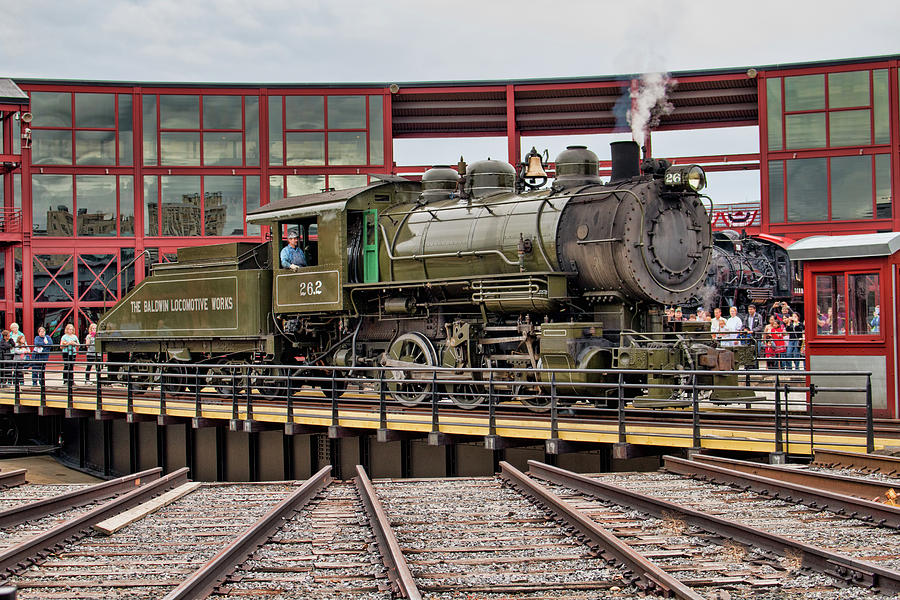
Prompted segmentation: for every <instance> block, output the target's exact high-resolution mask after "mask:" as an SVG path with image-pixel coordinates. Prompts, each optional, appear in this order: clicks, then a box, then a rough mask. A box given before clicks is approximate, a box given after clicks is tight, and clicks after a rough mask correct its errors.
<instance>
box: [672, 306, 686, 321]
mask: <svg viewBox="0 0 900 600" xmlns="http://www.w3.org/2000/svg"><path fill="white" fill-rule="evenodd" d="M672 320H673V321H684V313H682V312H681V307H680V306H679V307H677V308H676V309H675V316H674V317H672Z"/></svg>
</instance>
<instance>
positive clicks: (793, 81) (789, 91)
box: [784, 75, 825, 112]
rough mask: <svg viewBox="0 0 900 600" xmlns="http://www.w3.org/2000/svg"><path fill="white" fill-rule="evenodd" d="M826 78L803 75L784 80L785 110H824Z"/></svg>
mask: <svg viewBox="0 0 900 600" xmlns="http://www.w3.org/2000/svg"><path fill="white" fill-rule="evenodd" d="M824 109H825V76H824V75H801V76H799V77H785V78H784V110H785V111H787V112H792V111H795V110H824Z"/></svg>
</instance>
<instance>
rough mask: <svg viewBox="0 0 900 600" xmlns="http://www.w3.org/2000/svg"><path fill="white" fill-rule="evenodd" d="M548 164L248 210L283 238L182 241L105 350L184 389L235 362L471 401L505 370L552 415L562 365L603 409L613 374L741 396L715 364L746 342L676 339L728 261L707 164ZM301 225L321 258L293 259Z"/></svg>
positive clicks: (627, 152) (568, 382)
mask: <svg viewBox="0 0 900 600" xmlns="http://www.w3.org/2000/svg"><path fill="white" fill-rule="evenodd" d="M536 157H538V155H537V153H536V152H534V151H532V153H530V154H529V156H528V157H526V160H527V161H528V162H527V163H522V164H521V165H520V167H519V169H518V170H517V169H516V168H514V167H513V166H511V165H510V164H508V163H505V162H502V161H496V160H485V161H478V162H474V163H472V164H469V165H465V164H464V163H462V161H461V163H460V165H459V166H458V168H457V169H454V168H451V167H449V166H439V167H435V168H432V169H430V170H428V171H427V172H426V173H425V174H424V175H423V177H422V180H421V181H420V182H419V181H409V180H406V179H403V178H399V177H394V176H383V177H381V178H379V179H378V181H375V182H373V183H372V184H370V185H368V186H366V187H362V188H354V189H347V190H339V191H330V190H329V191H324V192H323V193H320V194H311V195H306V196H299V197H291V198H285V199H282V200H277V201H274V202H271V203H270V204H268V205H266V206H263V207H261V208H259V209H256V210H253V211H251V212H250V213H248V217H247V220H248V222H250V223H255V224H259V225H264V226H268V227H269V230H270V231H271V233H272V235H271V239H270V240H269V241H268V242H266V243H264V244H261V245H259V246H253V245H251V244H224V245H219V246H210V247H205V248H184V249H181V250H179V252H178V260H177V262H175V263H171V264H166V265H155V266H154V268H153V273H152V275H151V277H149V278H148V279H146V280H145V281H143V282H142V283H141V284H140V285H139V286H137V287H136V288H135V289H134V290H133V291H132V292H131V293H130V294H129V295H128V296H126V297H125V298H123V299H122V300H121V301H120V302H119V303H118V304H117V305H116V307H114V308H113V309H112V310H111V311H109V312H108V313H107V314H106V315H104V317H103V318H102V319H101V321H100V327H99V333H98V344H99V345H100V349H101V350H102V351H103V352H106V353H108V355H109V357H110V360H111V361H117V360H122V361H125V360H129V361H132V362H134V361H147V362H153V361H159V362H165V363H167V365H169V366H168V367H167V371H166V373H165V374H164V379H163V381H162V384H164V385H170V386H172V387H173V389H175V390H176V391H177V390H178V389H179V388H181V387H183V381H184V380H183V379H180V377H183V376H184V374H186V373H187V370H188V369H190V368H197V365H201V366H202V368H203V369H205V373H206V377H207V380H208V383H209V384H210V385H213V386H220V385H221V384H222V381H223V378H224V373H223V366H222V365H240V364H245V365H248V368H250V369H251V370H252V372H254V373H256V374H257V375H256V376H255V378H254V379H253V383H252V384H249V385H252V386H253V387H255V388H256V389H257V390H258V391H259V392H260V393H262V394H264V395H267V396H273V397H278V396H280V395H282V394H284V382H285V379H286V378H285V377H272V376H271V373H273V372H274V373H284V374H286V375H287V376H288V377H290V378H291V380H292V383H293V381H294V379H296V380H297V381H296V384H295V385H294V389H298V388H299V386H300V385H301V384H302V382H303V378H304V376H305V373H307V371H305V370H304V367H307V368H308V367H309V366H310V365H328V366H332V367H334V368H339V369H345V370H346V369H349V368H351V367H352V368H353V372H354V373H359V372H360V371H361V370H362V371H365V369H366V368H369V369H372V378H373V379H374V378H376V377H380V378H382V379H383V380H384V381H385V384H386V386H387V392H388V393H389V394H390V395H391V396H392V398H393V399H395V400H396V401H398V402H401V403H403V404H407V405H413V404H416V403H419V402H422V401H424V400H426V399H427V398H431V397H433V393H435V392H436V391H438V390H435V389H434V388H433V386H435V385H437V386H439V388H440V389H439V391H440V393H441V394H442V395H446V396H447V397H449V398H450V399H451V400H452V401H453V402H455V403H456V404H458V405H459V406H462V407H466V408H469V407H473V406H476V405H478V404H480V403H482V402H483V401H484V400H485V397H486V393H485V391H484V389H485V386H484V384H483V382H482V381H480V378H481V377H482V374H481V372H479V371H477V370H476V371H471V370H469V369H470V368H479V367H499V368H500V369H501V370H500V371H497V373H499V374H500V375H499V377H500V380H499V381H497V382H496V383H497V384H498V385H500V386H501V387H502V386H504V385H505V386H506V387H507V389H508V390H510V394H511V395H512V396H513V397H515V398H517V399H519V400H520V401H522V402H523V403H525V404H527V405H528V406H529V407H531V408H533V409H535V410H541V409H544V408H546V406H547V404H548V398H547V394H546V388H547V386H546V384H547V383H548V381H549V377H551V376H550V375H548V374H547V373H548V371H547V370H548V369H566V371H561V372H558V373H555V374H554V375H553V377H555V379H556V383H558V384H559V385H561V386H563V388H564V389H567V390H569V391H570V392H572V393H581V394H586V395H591V396H594V397H595V399H596V400H597V401H600V402H602V401H603V400H604V397H605V396H607V395H611V394H613V393H614V392H615V390H614V389H609V388H607V389H605V390H604V389H602V388H597V387H594V386H591V385H589V384H592V383H609V382H610V381H615V380H616V379H617V378H618V375H611V374H609V373H608V371H609V370H610V369H617V368H622V369H634V370H648V369H659V370H669V369H682V368H691V369H708V370H710V379H709V381H710V382H712V381H717V382H719V383H725V384H729V385H731V384H732V381H733V376H726V375H724V374H723V375H716V371H727V370H730V369H732V368H735V367H736V365H738V364H741V362H742V361H743V360H744V359H745V357H743V355H742V352H743V350H744V349H742V348H720V347H718V346H717V344H716V343H715V341H714V340H712V338H711V337H710V334H709V333H708V331H706V332H704V331H687V330H685V331H682V332H679V333H677V334H675V335H673V336H668V337H667V336H666V335H665V334H663V323H662V315H663V312H662V310H661V307H662V305H665V304H677V303H683V302H686V301H688V300H689V299H690V298H691V297H692V294H693V293H694V292H695V290H696V288H697V286H698V285H699V284H700V283H701V282H702V281H703V280H704V279H705V277H706V273H707V266H708V264H709V260H710V254H711V252H712V241H711V230H710V220H709V215H708V213H707V210H706V208H705V206H704V203H703V201H702V196H701V194H700V192H701V190H702V189H703V187H704V185H705V175H704V173H703V171H702V169H701V168H700V167H698V166H695V165H689V166H671V165H670V164H669V163H668V162H666V161H662V160H649V159H645V160H644V161H641V160H640V155H639V149H638V147H637V144H635V143H633V142H617V143H614V144H613V145H612V163H613V168H612V176H611V178H610V180H609V181H608V182H605V183H604V182H603V181H602V180H601V179H600V177H599V176H598V172H599V159H598V158H597V156H596V154H594V153H593V152H591V151H589V150H587V149H586V148H585V147H582V146H570V147H569V148H568V149H567V150H565V151H563V152H562V153H561V154H560V155H559V156H558V157H557V160H556V165H555V166H556V174H555V175H556V176H555V179H554V180H553V182H552V185H550V186H549V187H543V184H544V183H545V182H546V181H547V178H546V175H545V174H544V173H543V171H542V170H541V168H539V167H541V166H542V165H541V161H540V159H539V158H537V161H535V158H536ZM529 165H530V166H529ZM532 167H535V168H536V170H532ZM461 173H462V175H461ZM290 231H294V232H296V233H297V234H298V236H299V238H300V245H301V246H302V248H303V249H304V251H305V253H306V258H307V266H305V267H301V268H294V269H289V268H282V265H281V264H279V258H278V257H279V252H280V250H281V248H282V247H283V245H284V243H285V240H286V238H287V234H288V232H290ZM685 327H688V325H685ZM267 366H270V367H271V366H278V369H282V370H274V371H273V370H271V369H268V370H267V369H266V368H265V367H267ZM433 366H438V367H446V368H447V370H446V371H444V372H442V377H441V379H440V380H437V379H432V378H430V377H431V376H430V377H424V376H422V373H423V372H424V370H425V369H427V368H430V367H433ZM381 368H385V369H386V370H385V371H384V375H381V374H379V373H376V371H378V370H379V369H381ZM417 369H418V370H417ZM447 373H449V374H450V375H449V376H447V375H446V374H447ZM267 374H268V375H267ZM148 378H149V374H148ZM628 380H629V382H631V383H635V382H636V384H635V385H634V386H633V388H632V393H631V395H632V396H635V402H645V403H649V404H653V403H654V402H663V403H671V401H672V398H670V394H671V392H670V391H669V390H662V391H660V388H650V389H643V388H641V386H640V383H641V382H644V383H673V382H675V378H674V377H673V376H672V375H670V374H667V375H653V374H651V375H649V376H646V375H643V376H639V375H635V376H634V377H629V379H628ZM493 383H495V382H493V381H492V385H493ZM734 383H736V381H734ZM718 393H719V394H720V395H721V397H720V398H718V399H734V398H737V396H739V395H740V393H739V392H734V391H732V392H728V391H724V392H718ZM714 399H716V398H714Z"/></svg>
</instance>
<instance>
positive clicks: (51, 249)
mask: <svg viewBox="0 0 900 600" xmlns="http://www.w3.org/2000/svg"><path fill="white" fill-rule="evenodd" d="M898 64H900V61H898V59H897V58H888V59H884V60H877V61H872V62H860V63H858V64H853V65H841V64H834V65H828V64H822V65H814V66H808V67H805V66H804V67H797V68H790V67H785V68H777V69H772V70H767V69H760V70H759V73H758V75H757V79H756V81H757V91H758V109H759V110H758V114H759V118H758V121H757V120H737V119H736V120H732V121H729V122H727V123H720V122H708V123H698V124H692V125H683V124H677V125H669V126H663V127H660V128H659V129H660V130H686V129H703V128H711V127H723V126H724V127H735V126H742V125H758V126H759V138H760V151H759V152H758V153H746V154H733V155H720V156H702V157H680V158H678V159H677V162H678V163H684V162H694V163H699V164H703V165H704V167H705V168H706V170H707V171H711V172H712V171H737V170H753V169H759V170H760V198H761V202H760V209H761V212H762V225H761V230H762V231H763V232H767V233H773V234H778V235H786V236H788V237H791V238H794V239H799V238H801V237H803V236H804V235H809V234H815V233H825V232H828V233H860V232H873V231H877V230H883V229H886V228H887V229H893V230H900V209H898V207H894V208H893V211H892V219H890V220H876V219H873V220H867V221H864V222H860V221H848V222H828V223H786V224H783V225H781V224H777V225H776V224H771V223H770V220H769V214H768V173H767V169H766V168H760V165H763V166H765V165H767V162H768V160H770V159H778V158H781V159H790V158H794V157H813V156H840V155H847V154H848V149H847V148H842V149H840V150H838V149H814V150H798V151H779V152H770V151H769V150H768V144H767V138H768V135H767V121H766V118H765V115H766V109H767V106H766V89H765V86H766V80H767V78H770V77H785V76H795V75H806V74H814V73H829V72H835V71H847V70H863V69H884V68H886V69H888V73H889V82H888V86H889V114H890V131H891V135H890V143H889V144H888V145H880V146H866V147H863V148H861V151H862V153H864V154H871V153H875V152H876V151H879V152H884V151H885V150H888V151H889V152H890V155H891V179H892V184H893V185H896V183H895V182H897V181H900V157H898V154H900V133H898V132H900V115H898V112H900V111H898V93H897V90H898V75H897V67H898ZM746 77H747V75H746V74H745V73H742V72H732V73H726V74H715V73H711V74H699V75H693V74H689V75H686V76H680V77H679V81H681V82H727V81H734V80H746ZM628 85H629V81H628V80H623V79H612V78H606V79H602V80H598V81H573V82H559V81H554V82H547V83H542V82H526V83H508V82H503V83H499V82H498V83H492V82H487V83H485V84H478V83H473V84H470V85H462V86H453V85H404V86H402V87H401V89H400V90H399V91H397V92H393V93H392V92H391V90H390V89H389V87H388V86H387V85H360V86H346V87H339V86H335V87H329V86H323V87H321V88H313V87H304V88H292V87H284V88H279V87H266V86H252V85H235V86H231V87H225V86H222V87H209V86H204V85H202V84H198V85H196V86H190V85H185V86H177V87H176V86H158V87H157V86H146V87H144V86H140V85H131V84H126V85H116V84H101V85H88V84H72V83H69V82H59V83H54V82H34V83H23V84H21V87H23V89H25V90H26V91H29V92H30V91H54V92H74V93H77V92H88V93H117V94H131V95H132V99H133V100H132V116H133V123H134V126H133V130H132V134H133V147H132V156H133V161H132V162H133V164H132V165H130V166H127V165H125V166H109V167H104V166H90V167H81V166H76V165H75V164H74V157H73V164H72V165H71V166H69V165H66V166H59V165H52V166H51V165H36V166H32V165H31V163H30V158H31V157H30V152H29V151H27V150H25V151H23V163H22V166H21V168H20V170H19V172H20V173H21V176H22V177H21V182H22V183H21V185H22V221H23V222H24V223H25V224H26V227H25V228H24V229H25V231H23V232H22V237H21V246H19V245H18V244H16V247H21V248H22V256H23V261H22V266H21V271H22V278H23V284H22V285H23V290H22V292H23V297H22V301H20V302H16V301H15V297H14V285H13V283H14V279H13V274H14V269H13V258H12V251H11V249H8V250H7V252H6V253H5V257H4V258H5V265H6V269H5V273H6V294H5V297H4V298H2V299H0V311H5V316H6V323H9V322H10V321H11V320H12V319H13V318H14V315H15V310H16V309H19V310H21V311H22V313H23V317H24V318H23V323H22V325H23V328H24V330H25V331H26V332H27V333H28V334H29V335H31V334H32V332H33V326H34V323H33V311H34V308H35V302H34V299H33V298H32V297H31V296H32V290H33V286H32V284H31V282H32V280H33V264H32V260H33V255H34V254H58V253H60V252H66V253H71V254H73V255H77V254H85V253H98V254H105V253H113V252H115V253H117V254H118V252H119V250H120V249H121V248H134V252H135V255H136V256H140V255H141V253H142V252H143V250H144V249H145V248H160V251H161V252H162V251H164V250H166V251H168V250H173V249H174V248H177V247H179V246H190V245H202V244H207V243H210V242H213V241H215V242H228V241H236V240H243V239H257V240H261V239H263V238H264V237H265V236H266V234H267V232H266V231H265V230H263V231H262V232H261V234H260V235H258V236H223V237H216V238H208V239H207V238H204V237H149V236H144V226H145V224H144V205H145V203H146V199H145V198H144V193H143V178H144V176H145V175H154V176H159V175H200V176H203V175H244V176H258V177H259V183H260V190H259V196H260V203H261V204H266V203H268V202H269V201H270V200H271V199H270V198H269V177H270V175H280V176H284V175H303V174H316V175H339V174H361V173H372V172H388V173H398V172H411V173H415V172H421V171H423V170H424V167H408V166H401V167H398V166H397V165H395V164H394V162H393V139H394V137H397V138H399V137H410V138H413V137H429V138H441V137H478V136H485V135H488V136H497V135H504V134H505V135H506V137H507V153H508V160H509V161H510V162H512V163H516V162H518V161H519V160H521V156H522V148H521V136H522V134H523V131H522V130H520V129H519V127H518V126H517V121H516V113H515V98H516V94H517V93H525V92H532V91H540V92H546V93H552V92H553V91H554V90H573V89H583V90H588V89H609V88H627V87H628ZM466 93H482V94H483V93H494V94H503V95H504V97H505V104H506V117H505V126H504V128H503V130H502V131H498V130H495V129H488V130H485V131H469V132H465V133H443V134H442V133H436V134H418V133H408V134H402V135H397V136H393V135H392V131H393V123H392V103H393V100H394V96H395V95H412V96H415V95H421V94H466ZM144 94H190V95H198V96H201V98H202V96H204V95H238V96H256V97H257V98H258V102H259V104H258V107H259V119H258V122H259V153H260V159H259V165H255V166H254V165H246V163H245V164H243V165H241V166H234V167H231V166H227V167H221V166H219V167H205V166H190V167H189V166H184V167H178V166H163V165H161V164H157V165H149V166H146V165H144V164H143V129H144V128H143V122H142V119H143V108H142V102H141V100H142V96H143V95H144ZM345 94H352V95H364V96H380V97H381V98H382V100H383V102H382V109H383V132H382V141H383V146H384V165H383V166H380V165H369V166H333V167H332V166H289V165H271V164H269V159H268V155H269V153H268V150H269V113H268V104H269V100H268V99H269V96H271V95H278V96H289V95H321V96H332V95H345ZM201 101H202V100H201ZM73 104H74V97H73ZM367 106H368V105H367ZM157 115H158V111H157ZM157 118H158V117H157ZM325 118H327V115H326V116H325ZM366 119H367V121H366V122H367V125H368V119H369V111H368V110H367V111H366ZM73 121H74V117H73ZM156 125H157V127H156V134H157V153H159V145H158V140H159V134H160V131H159V123H158V122H157V124H156ZM13 129H14V128H13V127H12V124H11V122H10V121H7V122H6V123H4V127H3V135H4V141H5V142H6V143H5V144H4V147H9V143H10V142H11V140H12V137H13V136H16V135H18V134H19V131H18V130H15V131H13ZM76 129H81V128H75V127H74V122H73V128H72V132H73V136H74V135H75V130H76ZM191 131H195V130H193V129H192V130H191ZM196 131H197V132H198V135H201V136H202V132H203V131H206V130H205V129H202V128H201V129H198V130H196ZM616 131H623V130H622V129H617V130H616ZM327 132H328V130H327V128H326V129H325V130H323V133H324V134H325V135H326V144H327ZM610 132H611V131H610V130H609V129H608V128H607V129H603V128H599V127H597V128H591V127H583V128H576V129H551V128H547V129H538V130H536V129H527V130H525V132H524V133H526V134H527V135H531V136H534V135H546V136H549V135H579V134H595V133H610ZM117 136H118V134H117ZM282 136H283V138H282V139H283V140H284V139H285V136H284V133H282ZM116 139H117V143H116V146H117V148H116V152H117V153H118V151H119V148H118V146H119V144H118V137H117V138H116ZM648 142H649V140H648ZM245 148H246V142H245ZM245 151H246V150H245ZM368 152H369V147H368V144H367V153H368ZM601 153H602V152H601ZM326 157H327V149H326ZM608 166H609V164H608V161H603V162H602V168H603V169H604V170H605V169H607V168H608ZM32 172H40V173H48V174H49V173H56V174H104V175H116V174H118V175H128V176H133V177H134V191H135V205H134V208H135V211H134V227H135V235H134V236H133V237H122V236H118V235H117V236H115V237H102V238H91V237H78V236H73V237H71V238H50V237H45V236H41V237H32V236H31V234H30V230H29V228H30V225H31V223H32V211H33V210H32V209H33V207H32V202H31V197H32V194H31V174H32ZM10 179H11V178H6V180H5V191H6V194H5V198H6V205H7V207H12V194H11V192H12V184H11V182H10V181H9V180H10ZM245 181H246V180H245ZM120 267H121V265H120ZM76 270H77V269H76ZM144 272H145V265H144V259H143V258H139V259H138V261H137V263H136V264H135V278H136V280H137V281H140V279H142V278H143V275H144ZM883 288H884V286H883ZM76 289H77V286H76ZM76 295H77V294H76ZM810 296H811V295H810ZM807 301H809V298H808V299H807ZM58 304H65V303H58ZM49 305H50V304H41V306H49ZM69 305H74V306H76V307H78V306H80V305H81V303H80V302H79V301H78V300H77V299H76V300H75V301H74V302H73V303H71V304H69ZM83 328H84V326H83V324H80V326H79V330H83Z"/></svg>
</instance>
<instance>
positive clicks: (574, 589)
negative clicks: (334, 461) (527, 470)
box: [376, 465, 649, 598]
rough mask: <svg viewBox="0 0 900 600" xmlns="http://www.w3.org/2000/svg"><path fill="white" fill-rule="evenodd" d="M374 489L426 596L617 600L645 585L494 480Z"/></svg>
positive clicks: (400, 483)
mask: <svg viewBox="0 0 900 600" xmlns="http://www.w3.org/2000/svg"><path fill="white" fill-rule="evenodd" d="M507 467H508V465H507ZM376 488H377V492H378V496H379V497H380V499H381V501H382V502H383V504H384V510H385V512H386V513H387V514H388V515H389V516H390V520H391V525H392V527H393V529H394V532H395V534H396V538H397V540H398V543H399V549H400V550H401V551H402V553H403V555H404V556H405V559H406V561H407V563H408V565H409V568H410V570H411V572H412V575H413V576H414V577H415V580H416V583H417V586H418V589H419V590H420V592H421V593H422V595H423V597H427V598H450V597H458V596H455V595H454V594H457V593H464V594H469V596H470V597H477V598H526V597H540V598H555V597H559V598H597V597H601V598H618V597H633V596H636V595H637V594H638V593H639V592H640V591H641V590H640V587H641V586H645V587H649V586H648V583H649V582H648V581H646V580H643V581H639V574H638V573H636V572H635V571H634V570H630V569H628V568H627V567H622V566H621V563H619V564H618V565H610V564H608V563H607V561H606V560H605V559H604V558H601V557H600V556H599V555H598V554H597V552H596V551H595V550H594V549H593V548H592V547H591V546H589V545H587V544H586V543H584V542H583V541H582V539H584V538H582V539H579V537H578V534H574V533H572V532H571V530H570V531H567V530H566V529H565V528H564V527H563V526H561V525H560V524H558V523H556V522H555V521H554V520H553V519H552V518H551V517H550V515H548V513H547V512H545V511H544V510H541V509H540V508H538V507H536V506H535V505H534V504H532V503H531V502H530V501H529V500H528V499H526V497H524V496H523V495H522V494H521V493H518V492H516V491H515V490H513V489H510V488H509V487H507V486H504V485H503V484H502V483H501V481H500V480H499V479H497V478H473V479H453V480H418V481H384V482H378V483H377V485H376ZM592 544H593V542H592ZM610 560H612V557H610ZM638 583H640V584H641V585H638Z"/></svg>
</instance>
